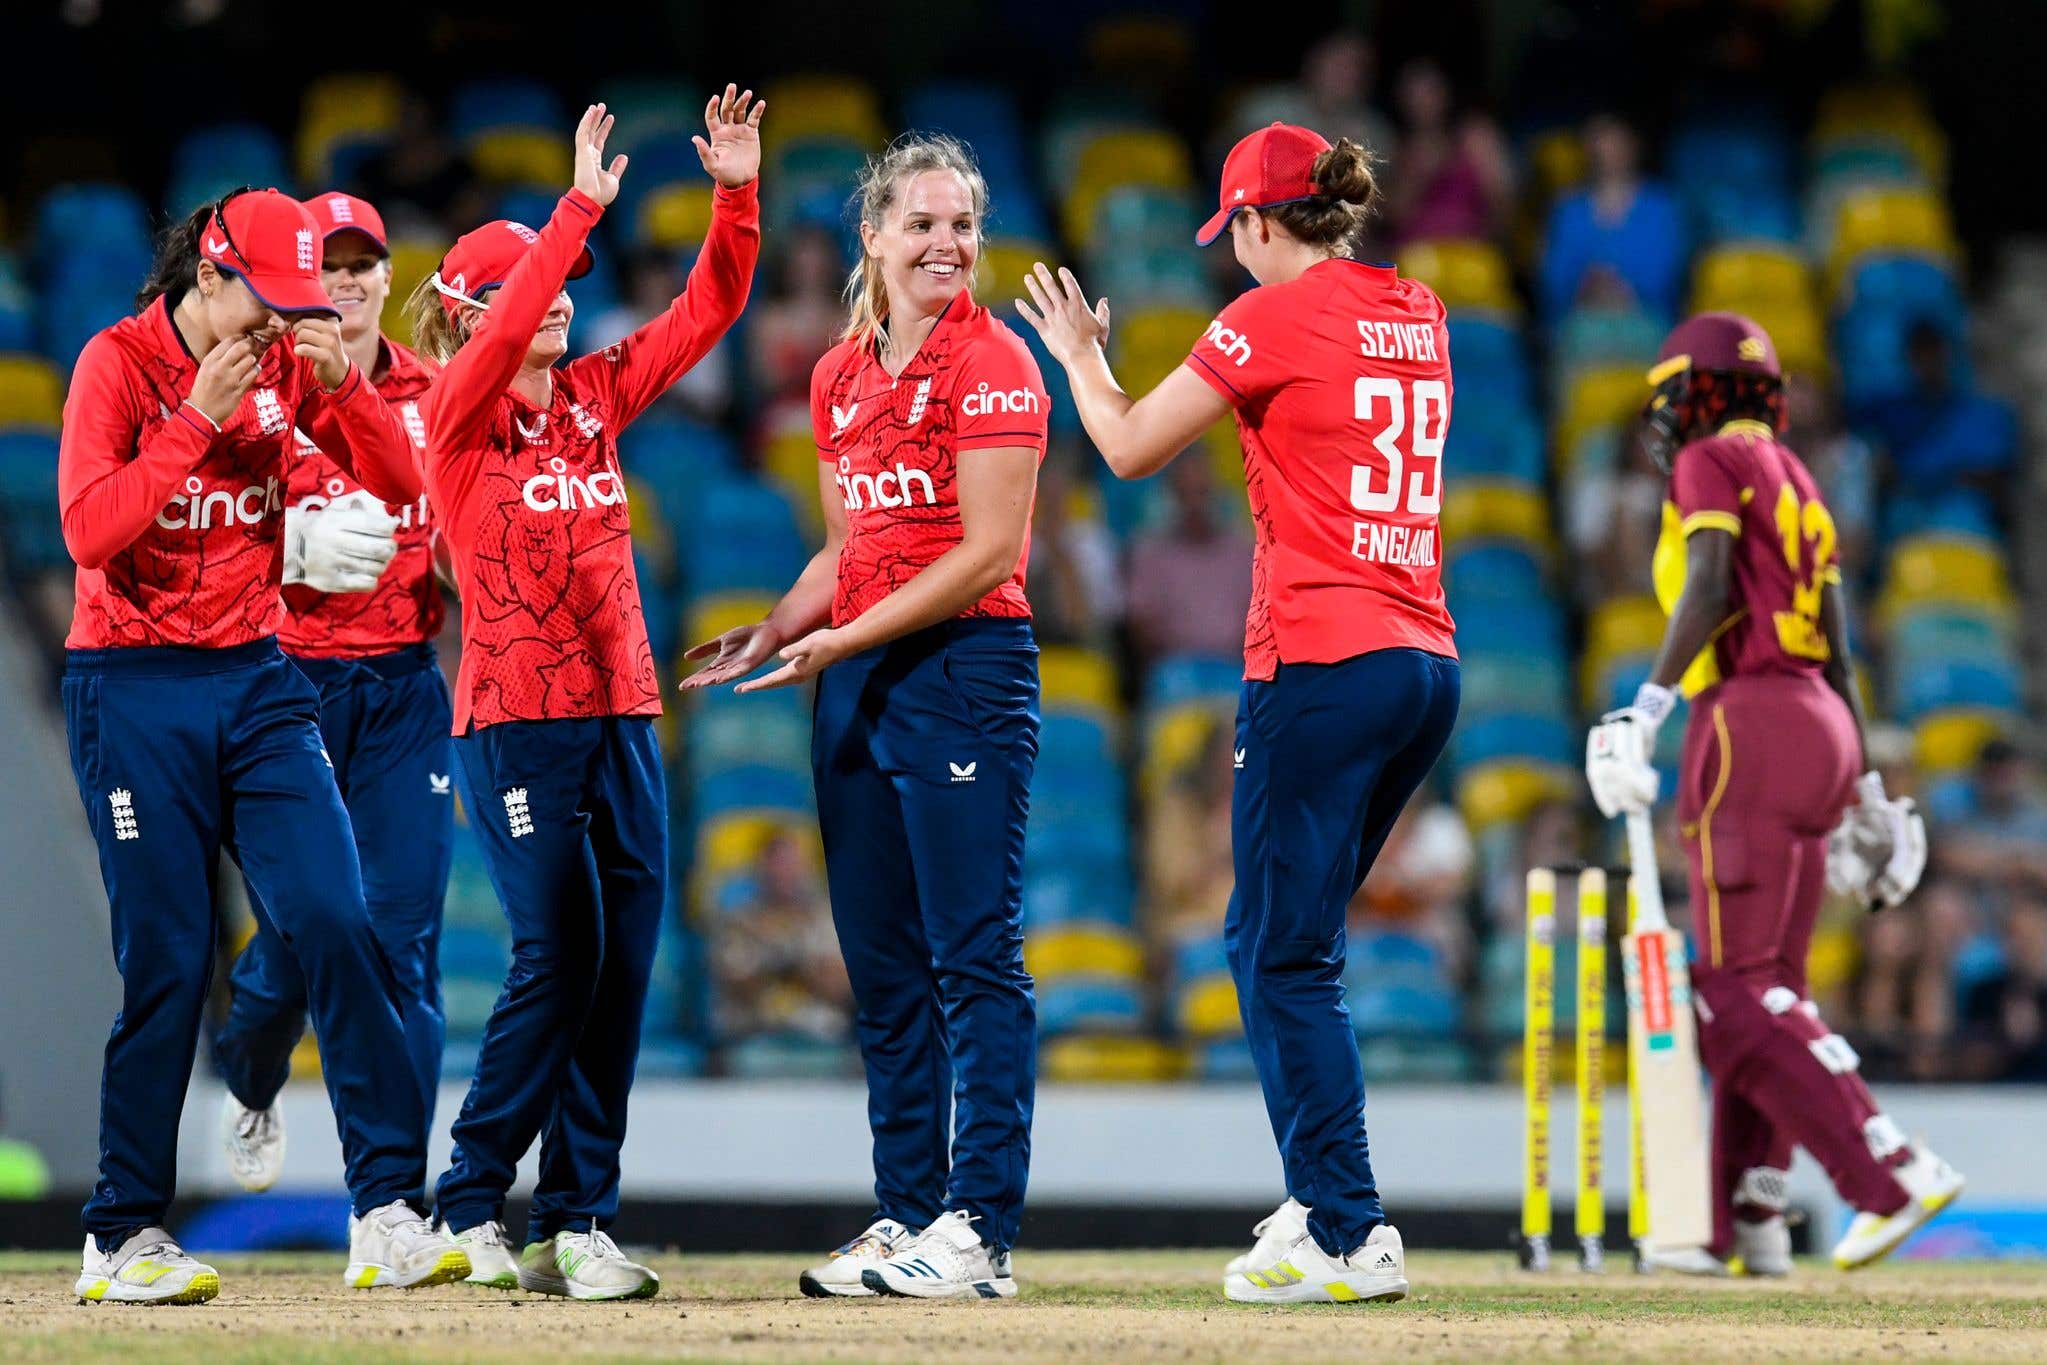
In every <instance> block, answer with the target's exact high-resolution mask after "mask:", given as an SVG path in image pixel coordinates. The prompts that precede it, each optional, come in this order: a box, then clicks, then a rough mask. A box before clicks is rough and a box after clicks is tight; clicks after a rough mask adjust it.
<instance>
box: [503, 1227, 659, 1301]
mask: <svg viewBox="0 0 2047 1365" xmlns="http://www.w3.org/2000/svg"><path fill="white" fill-rule="evenodd" d="M519 1288H521V1289H526V1290H531V1291H532V1292H533V1293H535V1294H554V1295H557V1296H560V1297H562V1298H570V1299H583V1300H596V1301H604V1300H611V1299H651V1298H653V1297H654V1296H655V1295H656V1294H658V1293H660V1292H661V1277H660V1276H659V1275H656V1274H655V1273H654V1272H653V1271H651V1270H649V1269H648V1268H647V1267H645V1266H643V1265H641V1264H639V1263H638V1262H636V1261H633V1260H630V1259H628V1258H627V1256H626V1254H625V1253H624V1252H623V1251H620V1250H619V1249H618V1243H616V1242H614V1241H612V1240H611V1238H610V1237H609V1236H607V1235H606V1234H604V1233H602V1232H599V1231H597V1230H596V1229H595V1228H592V1229H591V1230H590V1231H588V1232H557V1233H556V1234H555V1235H554V1236H552V1237H550V1238H548V1239H547V1240H546V1241H545V1242H534V1243H533V1244H531V1245H530V1246H528V1247H527V1248H526V1249H525V1250H524V1251H522V1252H520V1253H519Z"/></svg>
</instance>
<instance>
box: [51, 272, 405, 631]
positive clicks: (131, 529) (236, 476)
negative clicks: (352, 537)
mask: <svg viewBox="0 0 2047 1365" xmlns="http://www.w3.org/2000/svg"><path fill="white" fill-rule="evenodd" d="M198 373H199V366H198V362H196V361H195V360H194V359H193V358H192V356H191V353H190V352H188V351H187V350H186V349H185V342H184V338H183V337H182V336H180V335H179V333H178V329H177V326H176V325H175V324H174V323H173V322H172V321H171V316H170V310H169V305H168V304H167V303H166V301H165V300H164V299H161V298H159V299H157V300H156V301H155V302H153V303H151V304H150V305H149V307H147V308H145V309H144V310H143V311H142V312H141V313H140V314H138V315H137V316H135V317H132V318H124V319H122V320H121V321H120V322H117V323H115V324H114V325H113V326H112V327H109V328H107V329H106V330H105V331H103V332H101V333H100V334H99V335H97V336H95V337H94V338H93V339H92V340H91V341H89V342H87V343H86V346H85V349H84V351H82V352H80V354H79V357H78V364H77V366H76V367H75V368H74V369H73V370H72V372H71V391H70V393H69V394H68V395H67V396H66V397H65V400H64V431H63V436H62V439H61V444H60V447H59V453H58V457H57V497H58V503H59V505H60V507H61V509H62V515H63V529H64V544H65V545H66V546H67V547H68V548H69V549H70V551H71V557H72V558H73V559H75V560H76V561H77V562H78V586H77V606H76V607H75V608H74V610H73V614H72V618H71V633H70V635H69V636H68V637H67V638H66V639H65V642H64V643H65V645H66V646H67V647H68V648H71V649H103V648H107V647H109V646H119V645H197V646H202V647H206V648H224V647H226V646H230V645H240V644H247V643H249V642H250V641H252V640H260V639H262V638H263V637H264V636H267V635H275V634H276V633H277V630H278V627H279V625H280V624H281V623H282V621H283V618H284V600H283V598H282V597H281V596H280V595H279V593H278V585H279V583H280V582H281V580H282V577H283V569H284V496H285V494H284V489H285V482H286V479H287V478H288V477H289V470H290V466H291V464H292V461H293V456H292V428H293V426H294V425H298V426H302V427H304V428H305V429H306V430H307V431H309V432H311V433H312V435H313V437H314V439H316V440H317V441H318V442H319V443H320V446H321V448H322V449H323V450H326V451H328V452H330V453H331V454H332V455H333V456H334V458H335V461H336V463H337V464H338V465H339V466H340V467H341V468H343V469H346V470H349V471H351V472H352V473H353V474H354V475H355V476H357V477H359V478H361V480H362V481H363V483H364V484H365V485H366V486H367V487H369V488H370V489H371V490H372V491H373V492H374V493H375V494H376V495H377V496H378V497H381V498H384V499H386V500H387V501H392V502H401V503H402V502H407V501H410V500H411V499H413V498H416V497H418V496H419V487H420V486H419V470H418V467H417V465H416V464H415V463H414V461H413V456H412V442H411V441H410V440H409V439H407V437H406V435H405V430H404V427H403V426H402V425H401V424H400V422H399V419H398V415H397V414H396V413H394V412H392V411H391V410H390V409H389V408H387V407H385V406H384V402H383V400H382V399H381V398H379V397H378V396H377V393H376V390H375V389H373V388H371V387H370V383H369V381H368V380H367V379H365V378H364V377H363V374H362V372H361V370H359V369H357V368H356V367H355V366H353V365H351V366H350V367H349V370H348V377H347V378H346V379H344V380H342V381H341V384H340V386H339V387H338V388H337V389H335V391H334V392H333V393H331V394H329V393H326V392H324V391H323V390H322V389H321V388H320V383H319V380H317V379H316V378H314V376H313V367H312V364H311V362H309V361H305V360H301V359H300V358H299V357H297V356H295V355H293V354H292V349H291V338H290V336H289V334H287V335H286V336H285V337H284V338H282V339H280V340H279V341H278V342H277V343H276V344H275V345H273V346H272V347H271V348H270V350H269V351H268V352H267V353H265V355H264V356H263V359H262V362H261V364H260V367H259V368H258V370H257V376H256V383H255V386H254V387H253V388H251V389H250V390H249V392H248V393H247V395H245V396H244V397H243V399H242V403H241V406H240V407H238V408H236V409H235V411H234V414H233V415H232V416H230V417H229V418H228V420H227V421H226V422H225V423H223V424H222V426H221V429H220V430H219V431H217V432H216V431H215V430H214V427H213V424H212V423H211V422H209V421H208V420H207V418H206V417H205V415H204V414H202V413H201V412H199V410H198V409H196V408H193V407H189V406H185V399H186V398H188V397H190V396H191V393H192V381H193V379H194V378H196V377H197V375H198Z"/></svg>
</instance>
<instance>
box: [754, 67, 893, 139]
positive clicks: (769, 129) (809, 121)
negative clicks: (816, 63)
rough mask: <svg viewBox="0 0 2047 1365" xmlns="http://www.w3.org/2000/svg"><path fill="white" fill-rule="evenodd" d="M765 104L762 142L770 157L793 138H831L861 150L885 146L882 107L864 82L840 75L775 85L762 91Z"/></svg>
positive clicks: (808, 77) (885, 132)
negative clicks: (766, 113)
mask: <svg viewBox="0 0 2047 1365" xmlns="http://www.w3.org/2000/svg"><path fill="white" fill-rule="evenodd" d="M763 93H764V94H765V96H766V98H767V102H768V105H769V110H768V116H767V117H766V118H765V119H763V120H762V121H761V141H762V142H763V143H764V144H766V147H767V149H768V151H769V152H770V153H772V152H774V151H775V150H776V149H778V148H780V147H781V145H782V144H783V143H785V142H793V141H795V140H797V139H798V138H806V137H816V136H820V135H830V136H832V137H840V138H845V139H846V140H847V141H849V142H853V143H856V144H858V145H859V146H861V147H879V146H881V145H882V144H883V143H885V142H887V141H888V128H887V125H885V124H884V123H883V122H882V118H881V104H880V101H879V100H877V99H876V98H875V94H874V90H873V88H872V87H871V86H869V85H867V84H866V83H865V82H864V81H857V80H848V79H846V78H844V77H839V76H799V77H796V78H794V79H791V80H784V81H777V82H776V83H775V84H774V86H772V87H771V88H770V89H768V90H766V91H764V92H763Z"/></svg>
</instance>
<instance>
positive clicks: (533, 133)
mask: <svg viewBox="0 0 2047 1365" xmlns="http://www.w3.org/2000/svg"><path fill="white" fill-rule="evenodd" d="M468 150H469V162H470V164H471V165H472V166H474V167H475V168H476V173H477V174H478V175H480V176H482V177H483V178H484V179H485V180H488V181H492V182H495V183H497V184H503V185H535V186H545V187H549V188H558V187H560V186H562V185H565V184H567V183H568V182H569V179H570V177H571V173H572V172H573V171H574V169H575V167H574V165H573V162H572V159H571V156H570V153H569V145H568V143H567V142H566V141H565V140H563V138H562V136H561V134H560V133H558V132H555V131H552V130H549V131H546V132H542V131H540V130H538V129H530V128H493V129H489V130H487V131H485V132H481V133H478V134H477V135H476V136H475V137H474V138H472V139H471V140H470V142H469V149H468Z"/></svg>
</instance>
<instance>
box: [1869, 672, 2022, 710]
mask: <svg viewBox="0 0 2047 1365" xmlns="http://www.w3.org/2000/svg"><path fill="white" fill-rule="evenodd" d="M1900 674H1901V676H1900V677H1899V680H1898V683H1897V686H1896V689H1895V695H1894V697H1893V699H1892V709H1893V710H1894V712H1895V713H1896V715H1897V717H1898V719H1899V720H1902V721H1905V722H1906V723H1908V724H1909V723H1911V722H1912V721H1915V720H1917V719H1919V718H1920V717H1921V716H1925V715H1930V714H1932V713H1934V712H1936V711H1949V710H1958V709H1959V710H1972V711H2003V712H2016V711H2018V710H2020V709H2021V707H2022V706H2023V705H2024V701H2025V699H2024V696H2023V695H2022V692H2023V684H2022V682H2021V679H2020V677H2019V669H2018V664H2017V662H2016V661H2015V660H2013V659H1972V660H1960V659H1921V660H1918V661H1916V662H1914V663H1911V664H1908V665H1907V666H1906V667H1905V668H1903V669H1902V670H1900Z"/></svg>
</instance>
